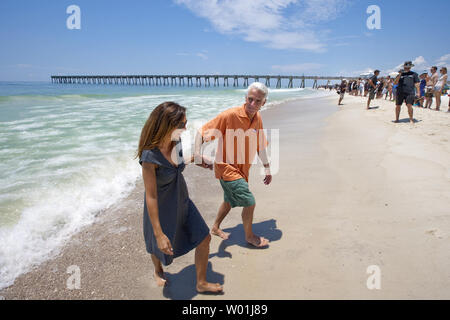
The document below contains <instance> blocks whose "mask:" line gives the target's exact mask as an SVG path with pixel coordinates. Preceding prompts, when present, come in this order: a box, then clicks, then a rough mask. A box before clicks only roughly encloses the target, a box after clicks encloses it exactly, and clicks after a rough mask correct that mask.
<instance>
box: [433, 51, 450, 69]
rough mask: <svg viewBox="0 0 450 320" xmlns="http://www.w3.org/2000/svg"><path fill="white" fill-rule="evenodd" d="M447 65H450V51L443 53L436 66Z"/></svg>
mask: <svg viewBox="0 0 450 320" xmlns="http://www.w3.org/2000/svg"><path fill="white" fill-rule="evenodd" d="M447 65H450V53H448V54H446V55H443V56H442V57H440V58H439V59H437V61H436V66H438V67H443V66H447Z"/></svg>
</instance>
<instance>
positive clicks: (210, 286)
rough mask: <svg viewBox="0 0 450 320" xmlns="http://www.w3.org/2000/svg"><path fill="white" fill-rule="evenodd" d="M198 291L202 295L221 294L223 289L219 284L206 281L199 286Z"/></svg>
mask: <svg viewBox="0 0 450 320" xmlns="http://www.w3.org/2000/svg"><path fill="white" fill-rule="evenodd" d="M197 291H198V292H200V293H204V292H212V293H219V292H222V291H223V287H222V286H221V285H220V284H219V283H210V282H206V281H205V282H201V283H198V284H197Z"/></svg>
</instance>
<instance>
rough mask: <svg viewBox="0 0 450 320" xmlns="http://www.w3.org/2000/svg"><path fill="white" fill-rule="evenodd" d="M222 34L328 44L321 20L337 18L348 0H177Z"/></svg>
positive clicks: (284, 44) (269, 42)
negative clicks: (321, 30)
mask: <svg viewBox="0 0 450 320" xmlns="http://www.w3.org/2000/svg"><path fill="white" fill-rule="evenodd" d="M174 1H175V3H177V4H179V5H184V6H186V7H187V8H188V9H189V10H190V11H192V12H193V13H195V14H196V15H197V16H199V17H202V18H205V19H207V20H208V21H209V22H210V23H211V24H212V26H213V27H214V29H215V30H216V31H218V32H219V33H222V34H229V35H238V36H240V37H242V38H243V39H244V40H246V41H250V42H259V43H263V44H264V45H265V46H267V47H270V48H275V49H303V50H309V51H315V52H321V51H324V50H325V48H326V44H325V43H326V42H325V39H323V33H322V34H321V33H320V32H318V31H317V30H318V29H319V28H320V23H323V22H326V21H330V20H333V19H336V18H337V17H338V16H339V14H340V13H341V12H342V11H343V10H344V8H345V7H346V4H347V1H348V0H174Z"/></svg>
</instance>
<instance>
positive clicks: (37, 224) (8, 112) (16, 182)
mask: <svg viewBox="0 0 450 320" xmlns="http://www.w3.org/2000/svg"><path fill="white" fill-rule="evenodd" d="M319 94H323V93H318V92H317V91H315V90H311V89H276V90H270V92H269V98H268V104H267V107H270V106H271V105H273V104H274V103H278V102H282V101H285V100H287V99H294V98H301V97H310V96H314V95H319ZM244 95H245V90H244V89H242V88H239V89H233V88H186V87H185V88H179V87H172V88H170V87H158V88H155V87H144V86H114V85H59V84H51V83H46V82H42V83H40V82H30V83H26V82H20V83H12V82H0V146H1V148H0V180H1V182H2V183H1V184H0V288H2V287H5V286H8V285H10V284H12V283H13V281H14V279H15V278H16V277H17V276H18V275H20V274H21V273H23V272H26V271H27V270H29V268H30V267H31V266H32V265H35V264H39V263H41V262H42V261H45V260H46V259H48V258H49V257H51V256H52V255H54V254H55V253H56V252H57V250H58V248H59V247H60V246H61V245H62V244H64V242H65V241H67V240H68V239H69V238H70V236H71V235H72V234H74V233H75V232H77V231H79V230H80V228H82V227H84V226H86V225H88V224H90V223H92V222H93V220H94V218H95V215H96V213H98V212H99V211H100V210H103V209H106V208H108V207H110V206H111V205H113V204H114V203H117V202H118V201H120V199H122V198H124V197H126V196H127V195H128V194H129V192H130V191H131V190H132V189H133V188H134V186H135V182H136V179H137V178H139V177H140V167H139V165H138V163H137V160H135V159H134V152H135V150H136V147H137V143H138V139H139V135H140V130H141V128H142V126H143V124H144V122H145V120H146V119H147V117H148V115H149V114H150V112H151V111H152V109H153V108H154V107H156V106H157V105H158V104H160V103H162V102H164V101H169V100H170V101H176V102H178V103H180V104H181V105H183V106H185V107H187V109H188V114H187V118H188V131H187V132H186V135H189V133H191V135H192V136H193V134H194V131H195V129H196V128H198V127H200V126H201V124H202V123H204V122H205V121H206V120H208V119H210V118H212V117H214V116H215V115H216V114H217V113H219V112H220V111H222V110H225V109H227V108H229V107H231V106H235V105H239V104H242V103H243V102H244ZM185 140H186V141H183V145H184V147H186V148H189V141H188V139H185ZM185 142H186V143H185Z"/></svg>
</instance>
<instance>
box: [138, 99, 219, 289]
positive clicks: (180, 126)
mask: <svg viewBox="0 0 450 320" xmlns="http://www.w3.org/2000/svg"><path fill="white" fill-rule="evenodd" d="M186 122H187V121H186V109H185V108H184V107H182V106H180V105H178V104H176V103H174V102H164V103H162V104H160V105H159V106H157V107H156V108H155V109H154V110H153V111H152V113H151V114H150V116H149V118H148V119H147V122H146V123H145V125H144V127H143V128H142V132H141V137H140V140H139V147H138V151H137V157H139V163H140V164H141V166H142V177H143V179H144V185H145V195H144V198H145V200H144V217H143V220H144V239H145V245H146V249H147V252H148V253H150V254H151V258H152V261H153V264H154V266H155V279H156V282H157V284H158V285H159V286H164V285H165V284H166V279H165V276H164V271H163V268H162V265H169V264H171V263H172V261H173V258H176V257H179V256H181V255H184V254H186V253H187V252H189V251H190V250H192V249H194V248H195V267H196V273H197V291H198V292H220V291H222V286H221V285H220V284H218V283H209V282H207V281H206V270H207V265H208V256H209V243H210V241H211V236H210V234H209V228H208V226H207V225H206V223H205V221H204V220H203V218H202V216H201V215H200V213H199V211H198V210H197V208H196V207H195V205H194V203H193V202H192V201H191V199H190V198H189V194H188V190H187V186H186V182H185V180H184V177H183V174H182V171H183V170H184V167H185V163H186V162H187V163H189V162H193V159H192V158H191V159H188V160H189V161H185V160H184V158H183V152H182V148H181V140H180V135H181V133H182V131H183V130H185V129H186ZM199 165H200V166H201V167H204V168H209V169H212V165H208V164H207V163H206V162H205V161H203V162H202V164H199Z"/></svg>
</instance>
